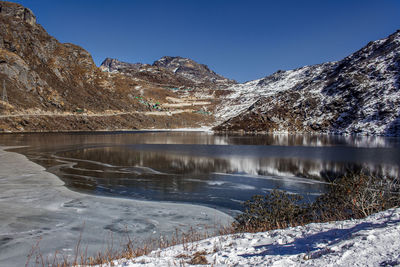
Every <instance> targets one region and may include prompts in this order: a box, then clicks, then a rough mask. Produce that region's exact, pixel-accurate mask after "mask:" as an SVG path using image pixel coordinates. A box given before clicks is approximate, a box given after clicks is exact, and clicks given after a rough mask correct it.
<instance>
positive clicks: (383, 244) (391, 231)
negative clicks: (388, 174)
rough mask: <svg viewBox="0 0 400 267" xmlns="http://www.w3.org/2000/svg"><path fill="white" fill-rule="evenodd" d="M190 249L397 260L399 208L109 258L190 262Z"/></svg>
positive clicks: (213, 253) (230, 257)
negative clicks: (340, 219)
mask: <svg viewBox="0 0 400 267" xmlns="http://www.w3.org/2000/svg"><path fill="white" fill-rule="evenodd" d="M196 252H197V254H198V255H204V257H205V259H206V260H207V262H208V264H207V265H208V266H400V208H397V209H390V210H387V211H384V212H380V213H377V214H374V215H371V216H369V217H367V218H365V219H361V220H349V221H338V222H332V223H312V224H308V225H306V226H299V227H293V228H287V229H282V230H274V231H269V232H264V233H255V234H250V233H244V234H235V235H226V236H219V237H214V238H209V239H206V240H202V241H199V242H195V243H192V244H185V246H183V245H178V246H174V247H170V248H167V249H164V250H157V251H153V252H152V253H151V254H149V255H148V256H142V257H139V258H136V259H133V260H120V261H119V262H118V263H117V262H115V263H117V266H121V267H122V266H125V267H134V266H190V265H192V264H190V263H189V262H190V261H191V260H193V259H194V254H195V253H196ZM199 257H201V256H198V257H197V258H199ZM207 265H206V266H207ZM202 266H205V265H202Z"/></svg>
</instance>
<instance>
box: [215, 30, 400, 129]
mask: <svg viewBox="0 0 400 267" xmlns="http://www.w3.org/2000/svg"><path fill="white" fill-rule="evenodd" d="M229 90H231V91H232V93H230V94H228V95H227V96H226V97H225V105H224V106H221V107H220V108H219V109H218V111H217V115H216V116H217V117H218V119H219V121H221V122H222V123H221V124H220V125H219V126H217V127H215V128H214V129H215V130H217V131H245V132H317V133H360V134H373V135H400V31H397V32H395V33H394V34H392V35H390V36H389V37H387V38H385V39H382V40H378V41H374V42H370V43H368V44H367V45H366V46H365V47H364V48H362V49H360V50H359V51H357V52H355V53H354V54H352V55H350V56H348V57H346V58H345V59H343V60H341V61H338V62H330V63H325V64H320V65H314V66H306V67H303V68H299V69H295V70H290V71H278V72H276V73H274V74H273V75H271V76H268V77H265V78H263V79H259V80H255V81H251V82H248V83H245V84H239V85H234V86H233V87H231V88H229Z"/></svg>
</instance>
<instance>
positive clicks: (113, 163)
mask: <svg viewBox="0 0 400 267" xmlns="http://www.w3.org/2000/svg"><path fill="white" fill-rule="evenodd" d="M0 144H3V145H29V146H30V147H28V148H20V149H17V151H18V152H20V153H23V154H25V155H27V156H28V157H29V158H30V159H31V160H33V161H35V162H37V163H39V164H41V165H43V166H45V167H46V168H48V170H49V171H50V172H53V173H55V174H56V175H58V176H59V177H60V178H61V179H62V180H63V181H64V182H65V183H66V185H67V186H68V187H69V188H71V189H73V190H78V191H82V192H86V193H92V194H103V195H112V196H118V197H130V198H138V199H148V200H162V201H175V202H176V201H177V202H189V203H196V204H203V205H208V206H212V207H216V208H218V209H220V210H224V211H227V212H232V211H233V210H239V209H241V204H240V203H241V202H242V201H245V200H247V199H249V198H250V197H251V196H252V195H254V194H265V193H266V192H268V191H270V190H272V189H274V188H279V189H282V190H287V191H289V192H292V193H297V194H302V195H304V196H306V198H307V199H310V200H312V199H314V198H315V197H316V196H317V195H319V194H320V193H322V192H323V191H324V190H325V187H326V184H325V183H324V181H328V180H331V179H334V178H335V177H338V176H340V175H342V174H344V173H346V172H353V171H359V170H361V169H363V170H368V171H370V172H372V173H374V174H377V175H388V176H392V177H398V176H399V166H400V146H399V139H397V138H383V137H343V136H330V135H323V136H321V135H267V136H228V135H226V136H225V135H224V136H221V135H213V134H210V133H200V132H136V133H93V134H41V135H39V134H21V135H8V136H7V135H4V136H0Z"/></svg>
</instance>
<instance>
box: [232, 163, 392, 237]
mask: <svg viewBox="0 0 400 267" xmlns="http://www.w3.org/2000/svg"><path fill="white" fill-rule="evenodd" d="M399 205H400V185H399V180H398V179H389V178H386V177H376V176H372V175H369V174H367V173H365V172H362V171H361V172H359V173H351V174H347V175H344V176H343V177H341V178H339V179H337V180H336V181H335V182H332V183H331V184H330V185H329V189H328V191H327V192H326V193H325V194H323V195H321V196H320V197H318V198H317V200H316V201H315V202H314V203H304V202H302V197H301V196H298V195H291V194H288V193H287V192H284V191H278V190H273V191H272V192H271V193H270V194H268V195H266V196H254V197H253V198H252V199H251V200H249V201H247V202H245V204H244V206H245V211H244V212H243V213H242V214H240V215H238V216H237V217H236V222H234V224H233V227H234V229H235V230H236V231H239V232H259V231H268V230H272V229H280V228H285V227H288V226H297V225H304V224H306V223H311V222H327V221H337V220H346V219H351V218H357V219H359V218H364V217H366V216H368V215H371V214H373V213H376V212H379V211H382V210H386V209H389V208H392V207H396V206H399Z"/></svg>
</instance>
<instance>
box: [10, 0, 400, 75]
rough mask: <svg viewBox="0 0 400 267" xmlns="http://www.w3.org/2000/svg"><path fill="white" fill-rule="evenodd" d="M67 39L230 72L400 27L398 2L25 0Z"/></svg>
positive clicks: (259, 70) (325, 52)
mask: <svg viewBox="0 0 400 267" xmlns="http://www.w3.org/2000/svg"><path fill="white" fill-rule="evenodd" d="M14 2H18V3H20V4H22V5H24V6H26V7H28V8H30V9H32V11H33V12H34V13H35V14H36V16H37V18H38V22H39V23H40V24H42V26H43V27H44V28H45V29H46V30H47V31H48V32H49V33H50V34H51V35H53V36H54V37H56V38H57V39H58V40H59V41H61V42H69V43H74V44H78V45H80V46H82V47H83V48H85V49H86V50H88V51H89V52H90V53H91V54H92V56H93V58H94V61H95V62H96V64H97V65H99V64H101V62H102V61H103V60H104V58H106V57H111V58H117V59H119V60H122V61H127V62H132V63H135V62H142V63H150V64H151V63H152V62H153V61H155V60H157V59H159V58H160V57H162V56H182V57H189V58H192V59H194V60H196V61H197V62H199V63H203V64H206V65H208V66H209V67H210V68H211V69H213V70H214V71H216V72H217V73H220V74H222V75H224V76H226V77H228V78H232V79H236V80H238V81H240V82H243V81H247V80H253V79H257V78H261V77H264V76H266V75H269V74H272V73H273V72H275V71H277V70H279V69H282V70H287V69H293V68H297V67H301V66H304V65H311V64H317V63H322V62H326V61H334V60H340V59H342V58H343V57H345V56H347V55H349V54H351V53H352V52H354V51H356V50H358V49H360V48H361V47H362V46H364V45H365V44H366V43H368V42H369V41H371V40H376V39H380V38H383V37H386V36H387V35H389V34H391V33H393V32H395V31H396V30H397V29H400V1H399V0H374V1H372V0H353V1H351V0H303V1H301V0H291V1H289V0H280V1H278V0H275V1H267V0H264V1H262V0H260V1H258V0H240V1H239V0H131V1H128V0H109V1H104V0H85V1H79V0H19V1H14Z"/></svg>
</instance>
